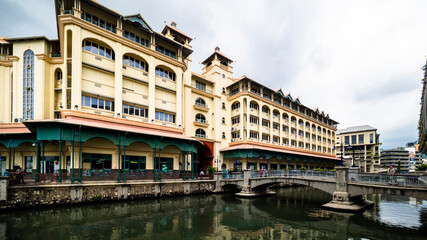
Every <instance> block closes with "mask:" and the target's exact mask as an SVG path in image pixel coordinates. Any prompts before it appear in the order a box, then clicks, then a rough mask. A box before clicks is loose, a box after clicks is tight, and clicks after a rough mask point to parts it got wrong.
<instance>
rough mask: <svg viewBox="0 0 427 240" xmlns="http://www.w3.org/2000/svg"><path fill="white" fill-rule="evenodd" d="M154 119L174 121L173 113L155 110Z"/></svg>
mask: <svg viewBox="0 0 427 240" xmlns="http://www.w3.org/2000/svg"><path fill="white" fill-rule="evenodd" d="M156 120H159V121H165V122H171V123H175V115H174V114H170V113H165V112H158V111H156Z"/></svg>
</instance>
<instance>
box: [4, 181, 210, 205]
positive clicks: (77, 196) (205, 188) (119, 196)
mask: <svg viewBox="0 0 427 240" xmlns="http://www.w3.org/2000/svg"><path fill="white" fill-rule="evenodd" d="M0 183H1V184H0V186H1V188H2V189H0V198H1V199H0V204H1V208H3V209H8V208H15V207H37V206H39V207H41V206H55V205H68V204H76V203H90V202H99V201H112V200H125V199H143V198H153V197H164V196H178V195H189V194H200V193H213V192H217V190H216V189H215V181H214V180H192V181H167V182H154V181H153V182H142V181H135V182H126V183H113V182H96V183H84V184H67V183H62V184H46V185H15V186H7V183H6V181H5V179H1V181H0Z"/></svg>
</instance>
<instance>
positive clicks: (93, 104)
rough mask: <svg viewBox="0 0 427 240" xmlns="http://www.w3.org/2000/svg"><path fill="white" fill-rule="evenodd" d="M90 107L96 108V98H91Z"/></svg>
mask: <svg viewBox="0 0 427 240" xmlns="http://www.w3.org/2000/svg"><path fill="white" fill-rule="evenodd" d="M91 107H93V108H98V98H96V97H92V98H91Z"/></svg>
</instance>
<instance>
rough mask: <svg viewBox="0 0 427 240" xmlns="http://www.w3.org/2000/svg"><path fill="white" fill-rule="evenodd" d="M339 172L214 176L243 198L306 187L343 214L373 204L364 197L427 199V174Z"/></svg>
mask: <svg viewBox="0 0 427 240" xmlns="http://www.w3.org/2000/svg"><path fill="white" fill-rule="evenodd" d="M335 169H336V172H321V171H298V170H286V171H264V172H254V171H251V170H244V171H243V173H239V174H231V175H224V174H217V175H215V180H216V188H217V189H221V190H223V189H224V188H227V187H237V188H239V189H241V191H240V192H238V193H236V195H237V196H240V197H255V196H260V195H266V194H271V193H272V192H271V191H269V187H270V186H272V185H275V184H279V183H287V184H298V185H305V186H309V187H312V188H316V189H319V190H321V191H324V192H327V193H330V194H332V196H333V199H332V201H331V202H329V203H326V204H324V205H323V207H325V208H328V209H333V210H340V211H361V210H363V209H366V208H368V207H370V206H372V205H373V203H372V202H370V201H367V200H365V199H364V198H363V196H364V195H365V194H388V195H402V196H407V197H414V198H418V199H424V200H427V175H398V176H391V175H385V174H370V173H359V172H358V169H352V168H350V169H349V168H347V167H336V168H335Z"/></svg>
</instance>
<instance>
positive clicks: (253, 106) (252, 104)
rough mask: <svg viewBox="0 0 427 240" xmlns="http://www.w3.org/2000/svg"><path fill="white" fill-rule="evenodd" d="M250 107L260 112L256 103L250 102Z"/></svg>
mask: <svg viewBox="0 0 427 240" xmlns="http://www.w3.org/2000/svg"><path fill="white" fill-rule="evenodd" d="M249 107H250V108H251V109H255V110H258V104H257V103H256V102H250V103H249Z"/></svg>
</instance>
